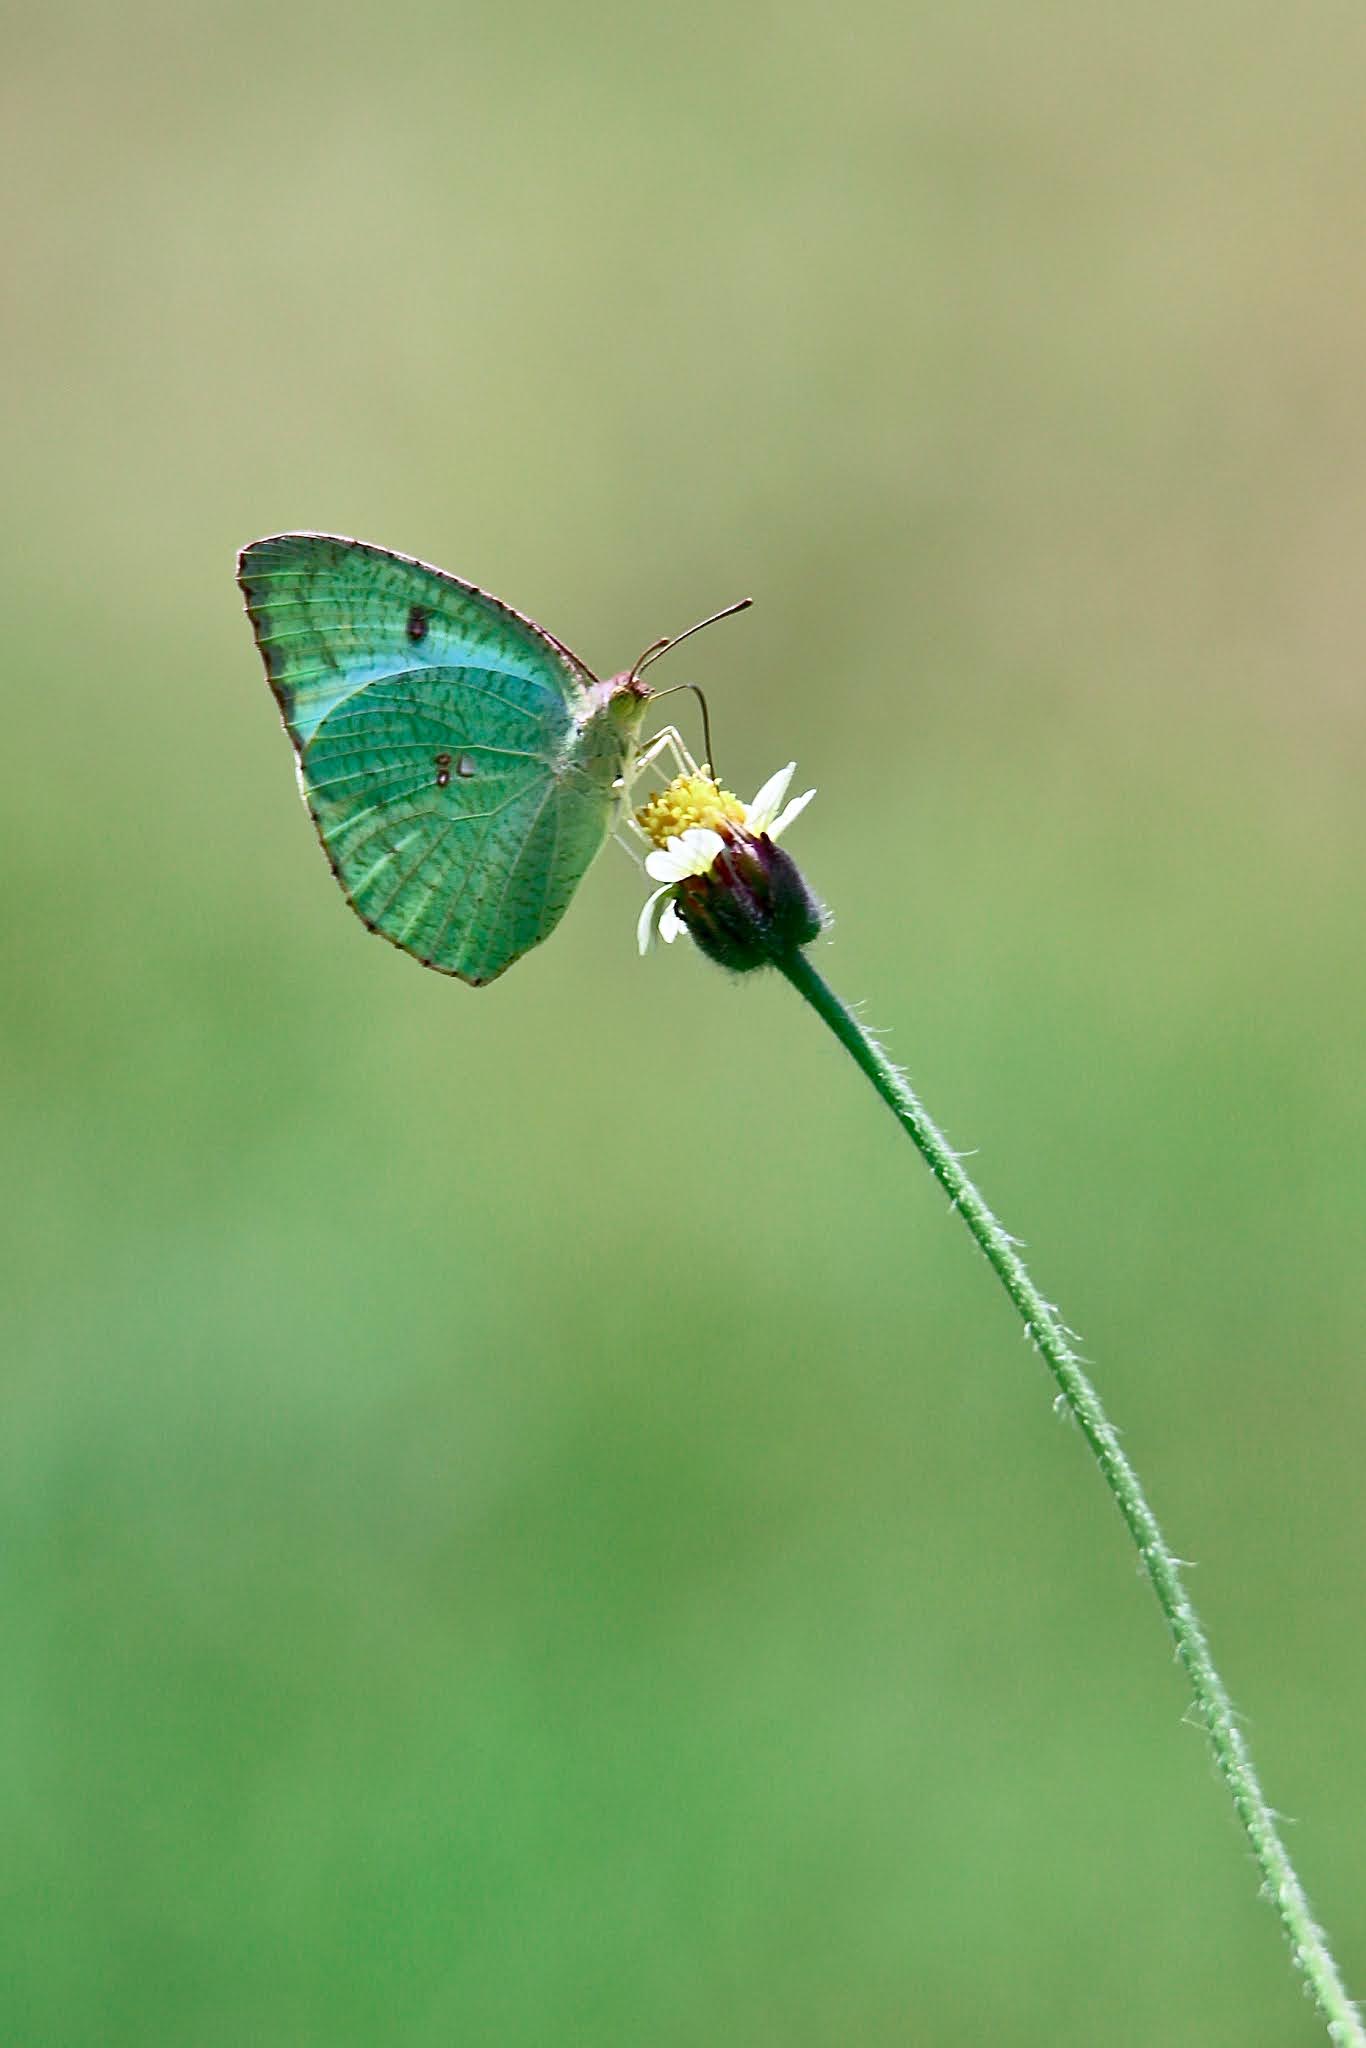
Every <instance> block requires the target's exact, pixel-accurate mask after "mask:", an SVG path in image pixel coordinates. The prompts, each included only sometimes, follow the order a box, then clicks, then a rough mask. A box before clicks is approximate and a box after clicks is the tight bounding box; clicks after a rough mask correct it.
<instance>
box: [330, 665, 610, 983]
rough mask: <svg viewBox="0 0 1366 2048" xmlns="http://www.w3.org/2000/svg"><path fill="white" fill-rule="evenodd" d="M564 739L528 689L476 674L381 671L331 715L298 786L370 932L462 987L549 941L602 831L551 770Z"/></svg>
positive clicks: (591, 808) (580, 790) (597, 803)
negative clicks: (386, 673)
mask: <svg viewBox="0 0 1366 2048" xmlns="http://www.w3.org/2000/svg"><path fill="white" fill-rule="evenodd" d="M561 739H562V733H561V732H560V729H559V721H558V720H551V719H548V718H547V716H546V707H545V704H544V702H543V700H542V695H541V693H540V692H539V691H538V689H537V688H536V686H534V685H531V684H527V683H525V682H523V681H521V680H520V679H519V678H516V677H509V676H503V677H498V678H493V677H491V676H490V675H489V674H488V673H487V671H483V670H477V669H460V668H431V669H426V670H424V671H422V672H421V673H416V674H409V675H402V676H395V677H387V678H384V679H383V680H381V681H378V682H374V683H370V684H367V685H366V687H365V688H363V689H361V690H359V691H357V692H354V693H353V694H352V695H351V696H349V697H347V698H346V699H345V701H344V702H342V703H341V704H339V705H338V706H337V707H336V709H335V710H333V711H332V712H331V713H329V715H328V716H327V717H326V718H325V719H324V720H323V722H322V724H321V725H320V726H319V728H318V730H317V733H316V734H315V736H314V738H313V739H312V740H311V741H310V742H309V743H308V745H307V746H306V747H305V748H304V749H303V752H302V753H301V755H300V757H299V776H300V781H301V783H302V785H303V791H304V795H305V797H306V798H307V801H308V807H309V810H310V811H311V812H312V815H313V821H314V823H315V824H316V826H317V828H318V834H319V837H320V838H321V840H322V842H323V846H324V848H325V849H326V852H327V856H328V859H329V860H330V861H331V863H332V867H333V871H334V872H335V874H336V876H337V879H338V881H339V882H340V883H341V885H342V887H343V889H344V890H345V891H346V895H347V897H348V899H349V901H350V902H351V904H352V905H353V907H354V908H355V910H356V911H357V912H358V913H359V915H360V916H361V917H362V918H363V919H364V920H365V922H366V923H367V924H368V925H369V926H370V928H371V929H372V930H373V931H377V932H380V933H382V934H383V936H384V937H385V938H387V939H390V940H392V942H393V943H394V944H395V945H396V946H401V947H403V948H404V950H405V951H406V952H409V953H412V954H414V955H415V956H416V957H417V958H418V959H420V960H421V961H422V962H423V963H424V964H425V965H427V966H429V967H437V968H440V969H441V970H442V971H443V972H445V973H447V974H457V975H459V976H460V977H461V978H462V979H463V980H465V981H470V982H474V983H482V982H487V981H492V980H493V979H494V977H495V976H496V975H498V974H501V973H502V971H503V969H504V968H505V967H509V966H511V964H512V962H513V961H514V960H515V959H517V958H518V957H519V955H520V954H522V953H524V952H526V950H527V949H528V947H530V946H534V945H536V944H538V943H539V942H540V940H542V939H544V938H546V937H548V936H549V934H550V932H551V931H552V930H553V929H554V927H555V925H556V924H558V922H559V920H560V918H561V916H562V915H563V913H564V910H565V908H566V907H567V905H568V902H569V899H570V896H571V895H572V894H573V891H574V888H575V886H576V884H577V883H578V882H579V880H580V879H581V877H582V875H583V873H584V871H585V869H586V868H587V867H588V865H589V863H590V861H591V860H592V858H593V856H594V854H595V853H596V852H597V850H598V848H599V846H600V845H601V844H602V840H603V837H604V835H605V832H606V828H607V807H606V806H605V805H604V804H603V803H602V801H601V799H600V798H597V797H596V795H595V792H593V791H592V790H591V788H587V787H585V785H584V784H583V780H582V778H581V777H575V776H569V777H566V778H561V777H559V776H557V775H556V773H555V766H556V752H555V750H556V748H557V747H558V745H559V743H560V740H561Z"/></svg>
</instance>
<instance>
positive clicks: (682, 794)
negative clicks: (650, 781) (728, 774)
mask: <svg viewBox="0 0 1366 2048" xmlns="http://www.w3.org/2000/svg"><path fill="white" fill-rule="evenodd" d="M744 822H745V807H744V805H743V804H742V803H741V801H740V799H739V797H737V796H732V795H731V793H730V791H729V790H728V789H722V788H721V786H720V784H719V783H716V782H713V781H712V780H711V777H710V776H707V775H676V776H675V777H674V779H673V781H672V782H671V783H670V784H669V786H668V788H667V789H661V790H657V791H656V792H655V794H654V795H653V796H652V797H651V798H650V801H649V802H648V803H647V804H642V806H641V808H640V809H639V810H638V811H637V812H636V823H637V825H639V827H640V829H641V831H642V832H644V833H645V834H646V836H647V837H648V838H650V839H653V841H654V843H655V845H656V846H667V845H668V843H669V841H670V840H671V839H681V838H682V836H683V834H684V833H685V832H686V831H687V830H688V828H689V826H690V825H705V826H707V827H708V829H709V830H710V831H712V832H719V831H721V829H722V828H723V826H726V825H743V824H744Z"/></svg>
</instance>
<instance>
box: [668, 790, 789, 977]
mask: <svg viewBox="0 0 1366 2048" xmlns="http://www.w3.org/2000/svg"><path fill="white" fill-rule="evenodd" d="M796 766H797V764H796V762H795V761H789V762H788V764H787V766H786V768H780V769H779V770H778V772H777V774H776V775H770V776H769V778H768V781H767V782H766V783H765V784H764V786H763V788H762V789H761V790H760V791H759V792H758V794H757V795H756V796H755V798H754V801H753V802H752V803H748V804H740V805H739V806H738V808H739V809H740V811H741V812H742V813H743V818H742V820H741V821H740V822H741V824H742V826H743V829H744V830H745V831H746V832H749V833H751V834H752V835H753V837H754V838H756V839H759V838H766V839H777V838H778V837H779V836H780V835H781V834H782V833H784V832H786V830H787V828H788V826H789V825H790V824H791V823H792V821H793V819H794V818H798V817H800V816H801V814H802V812H803V811H804V810H805V809H806V807H807V805H808V804H809V803H810V801H811V799H812V797H813V796H814V795H815V794H816V792H815V790H814V789H808V790H806V791H805V792H804V793H803V795H801V796H794V797H793V799H792V801H791V803H790V804H787V805H786V806H784V805H783V798H784V797H785V796H786V795H787V791H788V785H789V784H790V783H791V781H792V777H793V774H794V772H795V770H796ZM685 781H686V778H684V777H680V778H679V783H680V784H682V783H683V782H685ZM695 786H696V784H695V782H694V784H693V787H695ZM711 787H713V788H714V787H715V785H714V784H713V785H711ZM729 801H730V803H731V805H732V808H731V809H730V810H728V811H725V812H722V813H721V815H723V816H725V817H726V820H727V822H728V823H731V822H734V809H733V806H734V799H730V800H729ZM719 805H720V792H718V809H719ZM725 846H726V842H725V840H724V839H723V838H722V837H721V834H720V833H719V832H717V831H714V830H713V829H712V827H711V826H710V825H689V826H688V827H687V828H686V830H684V831H683V832H680V833H678V834H677V835H676V836H673V837H670V838H669V839H668V840H666V841H665V843H664V845H663V846H657V847H656V848H655V850H654V852H653V853H648V854H646V856H645V872H646V874H647V875H649V877H650V879H651V880H652V881H655V882H659V883H660V884H661V885H662V886H661V887H660V888H658V889H656V890H655V892H654V894H653V895H652V896H651V897H649V898H648V900H647V901H646V904H645V907H644V909H643V910H642V911H641V913H640V917H639V919H638V921H637V923H636V943H637V945H638V946H639V947H640V950H641V952H642V953H644V952H647V951H648V949H649V946H650V942H651V940H652V939H653V938H654V935H655V931H656V930H658V932H659V936H660V937H661V938H662V939H663V940H664V942H665V944H666V945H672V944H673V942H674V940H675V939H676V938H677V937H678V935H679V933H680V932H684V931H686V930H687V926H686V925H685V924H684V922H683V920H682V918H681V917H680V916H679V914H678V910H677V907H676V905H675V903H674V889H675V886H676V885H677V884H678V883H679V882H683V881H686V880H687V879H688V877H689V876H690V875H705V874H706V872H707V870H708V869H709V868H710V867H711V866H712V864H713V862H714V861H715V859H716V857H717V855H718V854H719V853H724V851H725ZM665 897H667V898H668V901H667V902H666V903H665V904H664V908H663V909H662V910H661V911H660V912H659V917H658V924H657V925H656V920H655V907H656V905H657V904H658V903H659V902H660V901H661V899H662V898H665Z"/></svg>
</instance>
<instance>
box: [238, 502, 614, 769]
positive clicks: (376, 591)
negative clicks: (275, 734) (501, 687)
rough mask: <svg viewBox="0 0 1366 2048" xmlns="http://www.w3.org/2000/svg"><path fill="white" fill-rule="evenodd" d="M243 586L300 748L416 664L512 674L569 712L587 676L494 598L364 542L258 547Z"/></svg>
mask: <svg viewBox="0 0 1366 2048" xmlns="http://www.w3.org/2000/svg"><path fill="white" fill-rule="evenodd" d="M238 581H239V582H240V583H241V586H242V590H243V593H244V595H245V597H246V600H247V612H248V615H249V616H250V619H251V623H252V628H253V630H254V632H255V634H256V644H257V646H258V647H259V648H260V650H261V657H262V659H263V661H264V662H265V665H266V673H267V675H268V676H269V677H270V683H271V688H272V689H273V690H274V692H275V695H276V697H277V698H278V700H279V704H280V709H281V711H282V712H283V714H284V719H285V724H286V725H287V726H288V728H289V731H290V735H291V737H292V738H293V740H294V743H295V745H296V746H303V745H305V744H306V743H307V742H308V741H309V740H310V739H311V738H312V737H313V734H314V733H315V732H316V731H317V729H318V727H319V725H320V724H321V723H322V721H323V719H324V718H326V716H327V714H328V712H329V711H331V710H332V709H333V707H334V706H335V705H337V704H339V703H340V702H341V700H342V699H343V698H344V697H348V696H351V695H352V694H353V693H354V692H355V691H357V690H361V689H364V687H365V685H366V684H367V683H370V682H374V681H375V680H376V679H377V678H378V677H381V676H391V675H396V674H400V673H406V672H407V671H409V670H412V669H421V668H441V667H450V666H458V667H466V668H480V669H486V670H487V671H488V672H489V673H490V674H494V675H511V676H519V677H521V678H522V680H523V681H525V682H533V683H540V684H542V685H543V686H544V687H545V688H546V689H547V690H550V691H551V692H553V693H554V694H555V695H556V696H558V697H559V698H560V700H561V702H562V703H564V704H565V706H566V707H567V708H568V709H569V710H571V711H572V710H573V709H575V708H576V707H577V705H578V703H579V701H580V697H581V693H582V691H583V689H584V688H585V686H586V685H588V684H590V683H591V682H592V681H593V678H592V676H591V674H590V673H589V671H588V670H587V669H586V668H585V667H584V666H583V664H582V662H580V661H577V660H576V659H575V658H574V656H573V655H572V654H571V653H570V652H569V650H568V649H567V648H565V647H562V646H561V645H560V643H559V642H558V641H557V640H555V639H554V638H553V637H552V636H551V635H550V634H549V633H543V632H542V631H541V629H540V627H539V626H535V625H533V624H532V622H531V620H530V619H525V618H523V617H522V616H521V614H520V613H518V612H515V611H513V610H512V608H511V607H510V606H509V605H505V604H503V603H501V602H500V601H499V599H498V598H496V597H490V596H489V595H488V593H487V592H486V591H483V590H477V589H476V588H475V586H474V585H473V584H472V583H462V582H461V581H460V580H459V578H458V577H455V576H448V575H447V574H446V573H445V571H444V570H442V569H433V568H429V567H428V565H427V564H426V563H425V562H418V561H414V560H413V559H412V558H411V557H410V556H407V555H395V554H390V553H388V552H387V551H386V550H385V549H384V548H376V547H371V546H369V545H368V544H367V543H366V542H364V541H354V540H342V539H340V538H338V537H337V536H335V535H333V534H325V533H281V534H276V535H274V536H273V537H272V538H271V539H269V540H257V541H253V542H252V543H251V545H250V547H247V548H244V549H243V550H242V554H241V558H240V561H239V564H238Z"/></svg>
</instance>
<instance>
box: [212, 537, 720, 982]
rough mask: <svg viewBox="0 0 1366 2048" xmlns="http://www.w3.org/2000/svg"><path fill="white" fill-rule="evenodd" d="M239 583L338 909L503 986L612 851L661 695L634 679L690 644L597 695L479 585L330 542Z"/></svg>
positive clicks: (286, 550) (576, 667)
mask: <svg viewBox="0 0 1366 2048" xmlns="http://www.w3.org/2000/svg"><path fill="white" fill-rule="evenodd" d="M237 580H238V582H239V583H240V585H241V587H242V592H243V595H244V596H245V598H246V602H247V615H248V617H249V618H250V620H251V624H252V629H253V631H254V633H255V635H256V644H257V646H258V648H259V649H260V651H261V658H262V660H263V661H264V663H265V668H266V676H267V679H268V681H269V683H270V687H271V689H272V690H273V691H274V693H275V699H276V702H277V703H278V705H279V707H280V711H281V714H282V716H283V718H284V722H285V730H286V731H287V732H288V734H289V737H290V739H291V741H292V742H293V745H294V751H295V755H296V757H297V768H298V776H299V786H300V789H301V791H302V793H303V797H304V801H305V802H306V803H307V805H308V808H309V812H310V814H311V815H312V818H313V823H314V824H315V826H316V827H317V830H318V837H319V839H320V840H321V841H322V846H323V851H324V852H325V853H326V855H327V858H328V860H329V862H330V863H331V866H332V872H333V874H334V875H335V876H336V878H337V880H338V882H339V883H340V884H341V887H342V890H343V892H344V893H345V896H346V900H347V902H348V903H349V904H350V905H351V907H352V909H353V910H354V911H355V912H356V913H357V915H358V916H359V917H360V918H361V919H362V920H363V921H364V923H365V924H366V925H367V926H368V928H369V929H370V930H371V931H372V932H378V933H379V934H380V935H381V936H382V937H383V938H386V939H388V940H390V941H391V943H392V944H393V945H395V946H400V947H402V949H403V950H404V951H405V952H407V953H411V954H413V955H414V957H415V958H416V959H418V960H420V961H421V962H422V964H423V966H424V967H434V968H436V969H438V970H439V971H440V972H441V973H443V974H454V975H458V976H459V978H460V979H461V980H462V981H465V982H469V983H470V984H471V985H472V986H473V987H475V988H480V987H482V986H483V985H484V984H485V983H487V982H490V981H493V980H495V979H496V978H497V977H498V975H500V974H502V973H503V972H504V970H505V969H506V968H508V967H510V966H511V965H512V963H513V961H514V960H517V959H520V957H521V955H522V954H523V953H525V952H527V951H528V950H529V949H530V948H531V947H532V946H537V945H539V944H540V943H541V941H542V939H547V938H549V936H550V934H551V932H553V931H554V929H555V927H556V925H557V924H558V923H559V921H560V919H561V918H562V917H563V915H564V913H565V910H566V909H567V908H568V905H569V899H570V897H571V896H572V895H573V893H574V891H575V889H576V888H577V887H578V884H579V883H580V881H581V880H582V879H583V876H584V874H585V872H586V871H587V869H588V866H589V864H590V862H591V861H592V859H593V857H594V855H595V854H596V853H597V851H598V849H599V847H600V846H601V845H602V844H603V842H604V840H605V839H606V838H607V835H608V833H609V832H610V831H611V829H612V826H613V824H614V823H615V821H616V819H617V817H618V815H619V813H620V810H621V807H622V804H623V801H624V797H625V792H626V790H627V789H628V788H629V785H630V780H631V776H632V774H633V773H634V772H635V771H636V770H637V769H638V768H639V767H640V766H641V765H642V764H643V762H644V761H645V760H647V759H649V758H651V755H652V751H653V749H646V750H644V752H642V749H641V745H640V736H641V727H642V723H643V720H644V717H645V711H646V706H647V705H648V704H649V702H650V700H651V698H652V696H654V695H656V694H659V695H663V694H666V693H664V692H659V693H656V692H652V691H651V690H650V688H649V686H648V685H647V684H646V683H644V682H643V681H642V680H641V676H642V671H643V670H644V669H645V668H646V667H647V666H648V664H649V663H650V662H651V661H653V660H655V659H656V658H657V657H658V656H659V655H660V654H662V653H664V652H665V650H666V649H667V648H669V647H672V646H676V645H677V644H678V641H679V640H682V639H686V638H687V634H682V633H680V634H678V635H676V636H675V637H674V639H672V640H667V639H666V640H658V641H655V642H654V643H653V645H652V646H650V647H648V648H647V649H646V650H645V652H644V654H643V655H642V656H641V657H640V660H639V661H637V662H636V663H635V665H634V667H632V668H630V669H628V670H623V671H622V672H621V673H620V674H618V675H614V676H609V677H608V678H607V679H606V680H605V681H599V679H598V678H597V677H596V676H595V675H594V674H593V673H592V671H591V670H590V669H589V668H587V667H586V666H585V665H584V663H583V662H581V661H580V660H579V659H578V657H577V656H576V655H573V654H571V653H570V651H569V649H568V648H567V647H566V646H565V645H564V644H563V642H561V641H559V640H557V639H556V638H555V637H554V635H553V634H551V633H547V632H546V631H545V630H544V628H543V627H541V626H538V625H535V624H534V623H533V622H532V620H530V619H528V618H525V617H524V616H523V615H522V613H521V612H517V611H514V610H513V609H512V607H511V606H510V605H506V604H503V603H502V602H501V601H500V600H499V599H498V598H496V597H490V596H489V595H488V593H487V592H486V591H483V590H478V589H476V588H475V586H474V585H473V584H472V583H464V582H462V581H461V579H460V578H459V577H458V576H449V575H447V574H446V572H445V571H444V570H442V569H433V568H430V567H429V566H428V565H427V564H426V563H425V562H419V561H416V560H414V559H413V558H412V557H411V556H409V555H398V554H392V553H390V551H389V550H388V549H387V548H378V547H372V546H370V545H369V544H368V543H367V542H365V541H358V540H345V539H342V538H341V537H340V536H338V535H336V534H326V533H278V534H274V535H272V536H271V537H270V538H269V539H266V540H255V541H252V542H251V543H250V545H249V546H247V547H245V548H243V550H242V552H241V554H240V556H239V557H238V564H237ZM748 603H749V599H748V598H746V599H743V600H742V601H741V603H740V604H736V605H730V606H728V607H727V609H726V611H725V612H718V613H716V614H715V617H716V618H724V617H727V616H728V615H729V613H730V612H733V611H740V610H743V609H744V606H745V605H747V604H748ZM711 623H712V620H710V619H706V620H703V621H702V622H701V624H702V625H710V624H711ZM688 630H689V632H690V633H691V632H697V631H699V630H700V627H698V626H693V627H690V628H689V629H688ZM689 687H691V686H689ZM660 738H661V740H662V739H663V738H664V735H661V736H660Z"/></svg>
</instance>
